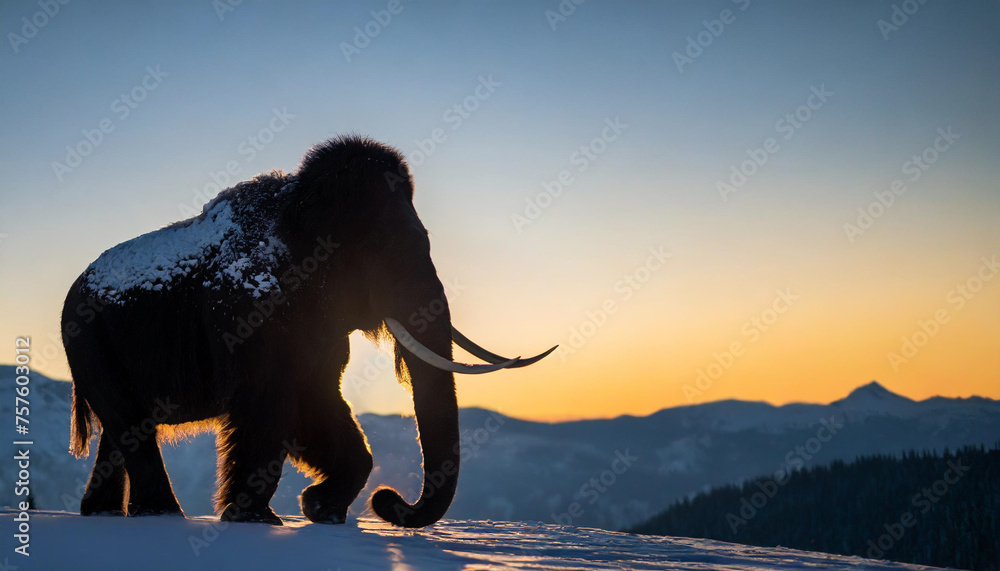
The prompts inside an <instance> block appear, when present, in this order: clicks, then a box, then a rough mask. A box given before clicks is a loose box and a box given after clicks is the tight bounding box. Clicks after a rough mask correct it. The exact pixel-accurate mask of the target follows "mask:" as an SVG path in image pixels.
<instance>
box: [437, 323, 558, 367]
mask: <svg viewBox="0 0 1000 571" xmlns="http://www.w3.org/2000/svg"><path fill="white" fill-rule="evenodd" d="M451 338H452V339H454V340H455V344H456V345H458V346H459V347H461V348H462V349H465V350H466V351H468V352H469V353H471V354H473V355H475V356H476V357H479V358H480V359H482V360H483V361H486V362H487V363H504V362H509V361H511V359H508V358H507V357H501V356H500V355H497V354H496V353H491V352H490V351H487V350H486V349H483V348H482V347H480V346H479V345H476V344H475V343H473V342H472V340H471V339H469V338H468V337H466V336H465V335H462V332H461V331H459V330H458V329H455V326H454V325H452V326H451ZM557 347H559V346H558V345H556V346H555V347H553V348H551V349H549V350H548V351H546V352H544V353H541V354H539V355H535V356H534V357H531V358H530V359H514V360H513V361H514V364H512V365H509V366H508V367H507V368H508V369H516V368H518V367H527V366H528V365H532V364H534V363H537V362H538V361H541V360H542V359H544V358H545V357H546V356H548V354H549V353H551V352H553V351H555V350H556V348H557Z"/></svg>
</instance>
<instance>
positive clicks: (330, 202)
mask: <svg viewBox="0 0 1000 571" xmlns="http://www.w3.org/2000/svg"><path fill="white" fill-rule="evenodd" d="M297 179H298V180H297V188H296V191H295V196H294V197H293V198H292V204H290V205H289V209H288V211H287V212H286V215H285V219H284V220H283V221H282V222H283V225H284V226H285V227H286V228H291V229H294V231H293V232H290V233H291V234H295V235H301V236H309V235H325V234H332V236H333V237H334V240H335V241H337V242H339V243H341V244H342V248H343V250H342V254H343V258H344V259H345V260H348V261H346V262H344V263H343V265H342V266H341V267H339V268H338V271H341V272H342V273H343V274H345V275H348V276H350V275H354V274H355V273H356V274H358V275H359V276H361V277H360V280H358V281H359V284H360V285H344V284H349V283H350V284H353V282H351V280H350V279H349V278H344V277H343V276H341V277H332V278H331V279H332V280H338V279H339V280H340V281H339V282H337V283H340V284H341V287H343V288H348V289H349V288H350V287H356V288H357V289H355V290H353V291H354V292H356V295H355V294H354V293H352V294H346V295H344V294H340V296H341V297H343V298H346V300H347V303H346V305H345V306H344V307H343V310H344V312H354V313H353V314H355V315H357V319H358V323H355V324H354V325H353V328H355V329H362V330H365V331H366V333H368V334H369V335H379V334H385V335H386V336H388V337H390V338H391V339H393V340H394V341H395V354H396V370H397V375H398V376H399V377H400V380H401V381H409V384H410V385H411V387H412V393H413V404H414V412H415V415H416V421H417V428H418V430H419V434H420V442H421V449H422V453H423V458H424V463H423V466H424V481H423V489H422V491H421V495H420V498H419V499H418V500H417V501H416V502H415V503H414V504H409V503H407V502H405V501H404V500H403V499H402V497H401V496H400V495H399V494H398V493H397V492H396V491H395V490H393V489H391V488H381V489H379V490H377V491H376V492H375V494H374V495H373V496H372V498H371V504H372V508H373V509H374V511H375V513H376V514H378V515H379V516H380V517H381V518H383V519H385V520H386V521H389V522H391V523H393V524H395V525H399V526H404V527H421V526H425V525H429V524H431V523H434V522H435V521H437V520H438V519H440V518H441V517H442V516H443V515H444V513H445V511H446V510H447V509H448V506H449V505H451V501H452V498H453V497H454V493H455V486H456V484H457V481H458V467H459V457H460V454H459V432H458V403H457V399H456V397H455V382H454V375H453V373H466V374H474V373H488V372H491V371H496V370H498V369H505V368H516V367H524V366H526V365H530V364H532V363H535V362H537V361H538V360H540V359H542V358H544V357H545V356H546V355H548V354H549V353H551V352H552V351H553V350H555V349H556V348H555V347H553V348H551V349H549V350H548V351H545V352H544V353H541V354H539V355H536V356H535V357H531V358H528V359H521V358H519V357H514V358H508V357H503V356H500V355H497V354H496V353H493V352H490V351H487V350H486V349H483V348H482V347H480V346H479V345H477V344H475V343H473V342H472V341H471V340H470V339H469V338H468V337H466V336H465V335H463V334H461V333H460V332H459V331H458V330H457V329H455V328H454V327H453V326H452V324H451V316H450V312H449V308H448V303H447V298H446V297H445V294H444V288H443V286H442V284H441V281H440V280H439V279H438V277H437V272H436V270H435V268H434V264H433V262H432V261H431V256H430V241H429V239H428V236H427V230H426V229H425V228H424V225H423V224H422V223H421V221H420V218H419V217H418V216H417V213H416V210H415V209H414V206H413V183H412V178H411V176H410V173H409V169H408V168H407V166H406V163H405V161H404V160H403V157H402V156H401V155H400V153H399V152H398V151H396V150H395V149H393V148H391V147H387V146H385V145H382V144H380V143H378V142H376V141H373V140H371V139H366V138H361V137H339V138H336V139H331V140H329V141H327V142H325V143H322V144H320V145H317V146H316V147H314V148H312V149H311V150H310V151H309V152H308V153H307V154H306V156H305V157H304V158H303V160H302V165H301V168H300V169H299V172H298V173H297ZM341 302H343V300H341ZM348 306H350V307H348ZM428 307H433V308H434V319H433V320H420V321H419V322H415V320H414V319H413V316H415V315H420V313H421V311H422V310H423V311H426V309H427V308H428ZM407 323H409V324H410V325H409V327H408V326H407V325H405V324H407ZM452 343H455V344H457V345H458V346H459V347H462V348H463V349H465V350H467V351H468V352H469V353H471V354H472V355H474V356H475V357H477V358H479V359H482V360H483V361H485V363H480V364H465V363H456V362H455V361H453V360H452Z"/></svg>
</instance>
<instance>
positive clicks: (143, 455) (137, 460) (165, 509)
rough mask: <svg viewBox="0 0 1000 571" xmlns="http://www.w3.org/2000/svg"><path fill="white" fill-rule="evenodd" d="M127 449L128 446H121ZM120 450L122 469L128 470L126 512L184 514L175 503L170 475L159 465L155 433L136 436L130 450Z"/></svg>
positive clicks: (135, 513) (158, 449) (158, 450)
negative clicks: (123, 467)
mask: <svg viewBox="0 0 1000 571" xmlns="http://www.w3.org/2000/svg"><path fill="white" fill-rule="evenodd" d="M121 448H125V449H126V450H128V446H122V447H121ZM126 450H123V451H122V453H123V454H124V456H125V472H126V473H127V474H128V482H129V486H128V515H129V517H134V516H146V515H161V514H177V515H184V513H183V512H182V511H181V506H180V504H179V503H177V498H176V497H175V496H174V490H173V489H172V488H171V487H170V478H169V477H167V470H166V468H165V467H164V466H163V457H162V456H161V455H160V445H159V444H157V442H156V434H155V433H154V434H152V435H150V436H149V438H147V439H146V440H140V441H139V442H138V446H135V448H134V451H133V450H128V451H126Z"/></svg>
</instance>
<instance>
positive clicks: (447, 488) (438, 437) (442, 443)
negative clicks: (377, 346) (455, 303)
mask: <svg viewBox="0 0 1000 571" xmlns="http://www.w3.org/2000/svg"><path fill="white" fill-rule="evenodd" d="M412 333H413V336H414V338H416V339H417V340H418V341H419V342H420V343H421V344H423V345H425V346H427V347H428V348H430V349H431V350H433V351H434V352H435V353H437V354H439V355H441V356H443V357H445V358H448V359H450V358H451V320H450V318H449V315H448V311H447V306H445V310H444V311H443V312H442V314H441V315H440V316H438V318H437V319H435V320H434V321H433V322H430V323H428V324H427V326H426V327H416V328H415V330H414V331H413V332H412ZM396 350H397V351H398V352H401V355H402V359H403V361H404V363H405V364H406V369H407V370H408V371H409V375H410V383H411V386H412V389H413V409H414V413H415V415H416V421H417V430H418V433H419V437H420V446H421V451H422V453H423V459H424V462H423V469H424V479H423V488H422V490H421V493H420V498H419V499H418V500H417V501H416V502H415V503H414V504H408V503H406V501H404V500H403V498H402V497H401V496H400V495H399V493H397V492H396V491H395V490H393V489H391V488H381V489H379V490H377V491H376V492H375V494H374V495H373V496H372V499H371V504H372V509H373V510H374V511H375V513H376V514H377V515H378V516H379V517H381V518H382V519H384V520H386V521H388V522H390V523H392V524H394V525H398V526H400V527H423V526H426V525H430V524H432V523H434V522H436V521H438V520H439V519H441V517H443V516H444V514H445V512H446V511H447V510H448V507H449V506H450V505H451V501H452V498H453V497H454V496H455V487H456V485H457V483H458V469H459V457H460V451H459V432H458V400H457V398H456V396H455V380H454V376H453V374H452V373H450V372H447V371H442V370H440V369H438V368H436V367H434V366H432V365H429V364H427V363H425V362H424V361H422V360H420V359H418V358H417V357H416V356H414V355H413V354H412V353H410V352H409V350H407V349H406V348H404V347H401V346H399V345H398V344H397V348H396Z"/></svg>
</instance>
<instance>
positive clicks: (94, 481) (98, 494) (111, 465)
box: [80, 432, 128, 516]
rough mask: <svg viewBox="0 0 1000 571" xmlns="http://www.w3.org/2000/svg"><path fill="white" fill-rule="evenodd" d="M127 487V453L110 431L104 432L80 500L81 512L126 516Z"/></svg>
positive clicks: (85, 513) (82, 513) (84, 513)
mask: <svg viewBox="0 0 1000 571" xmlns="http://www.w3.org/2000/svg"><path fill="white" fill-rule="evenodd" d="M127 487H128V478H127V477H126V476H125V460H124V456H122V453H121V451H119V450H118V447H117V446H115V445H114V443H113V442H112V441H111V439H110V438H109V437H108V434H107V432H102V433H101V441H100V444H98V445H97V459H96V460H95V462H94V469H93V470H92V471H91V472H90V479H89V480H87V489H86V491H85V492H84V494H83V498H82V499H81V500H80V515H119V516H123V515H125V491H126V489H127Z"/></svg>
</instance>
